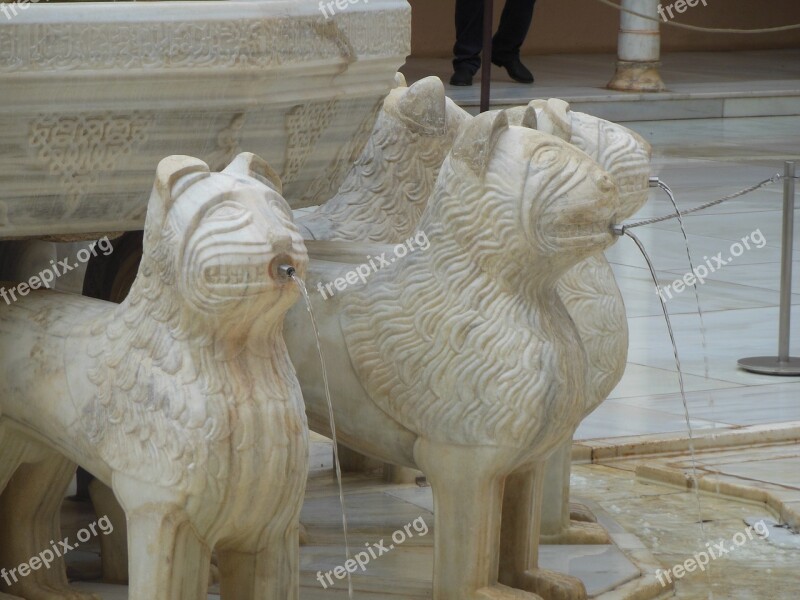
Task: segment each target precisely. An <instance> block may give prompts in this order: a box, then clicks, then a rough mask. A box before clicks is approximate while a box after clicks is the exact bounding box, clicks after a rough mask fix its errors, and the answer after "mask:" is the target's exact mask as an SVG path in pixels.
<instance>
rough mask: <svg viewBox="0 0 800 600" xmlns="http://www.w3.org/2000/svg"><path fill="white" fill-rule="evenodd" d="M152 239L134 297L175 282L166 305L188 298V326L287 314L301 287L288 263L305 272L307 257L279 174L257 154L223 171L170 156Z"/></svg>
mask: <svg viewBox="0 0 800 600" xmlns="http://www.w3.org/2000/svg"><path fill="white" fill-rule="evenodd" d="M143 246H144V248H143V256H142V262H141V264H140V267H139V274H138V275H137V281H136V283H134V286H133V288H132V290H131V296H132V297H133V300H132V302H136V300H137V298H136V295H142V294H144V295H145V296H151V295H152V294H157V295H159V296H161V297H160V300H163V299H164V298H163V294H161V288H164V287H166V288H167V289H168V290H169V292H170V293H171V294H172V295H173V301H172V302H170V303H168V305H169V306H168V307H165V308H164V309H163V310H164V311H166V312H173V311H175V310H176V309H178V307H177V306H176V303H177V304H180V312H181V314H182V317H183V319H182V320H183V321H184V324H188V322H192V323H193V322H197V323H198V324H199V323H203V324H204V326H205V327H207V326H208V322H209V321H212V322H214V323H215V324H217V325H224V326H225V327H226V328H228V327H232V328H233V329H235V326H236V325H238V324H242V325H248V326H249V324H250V323H252V320H253V319H255V318H257V317H259V316H263V315H264V314H265V313H269V312H271V311H279V313H285V312H286V311H287V310H288V309H289V307H290V306H291V305H292V304H293V303H294V302H295V301H296V300H297V296H298V293H299V290H298V288H297V286H296V285H295V284H294V282H293V281H292V280H291V279H290V278H289V277H288V276H286V273H285V272H282V271H281V269H280V267H281V265H287V266H290V267H292V268H293V269H294V270H295V272H296V273H297V274H298V276H300V277H302V276H303V275H304V273H305V268H306V263H307V255H306V250H305V245H304V243H303V240H302V238H301V236H300V234H299V233H298V231H297V228H296V227H295V225H294V223H293V222H292V213H291V209H290V208H289V205H288V204H287V203H286V201H285V200H284V199H283V197H282V196H281V184H280V180H279V179H278V176H277V175H276V174H275V172H274V171H273V170H272V169H271V168H270V167H269V166H268V165H267V164H266V163H265V162H264V161H263V160H262V159H260V158H258V157H257V156H255V155H253V154H250V153H243V154H240V155H239V156H237V157H236V158H235V159H234V160H233V162H231V164H230V165H229V166H228V167H227V168H225V169H224V170H223V171H222V172H220V173H211V172H210V171H209V168H208V165H206V164H205V163H204V162H202V161H200V160H198V159H196V158H191V157H187V156H171V157H168V158H165V159H164V160H162V161H161V163H160V164H159V166H158V171H157V176H156V181H155V185H154V188H153V193H152V195H151V198H150V203H149V205H148V211H147V219H146V221H145V234H144V244H143ZM140 280H141V281H140ZM131 296H129V297H131Z"/></svg>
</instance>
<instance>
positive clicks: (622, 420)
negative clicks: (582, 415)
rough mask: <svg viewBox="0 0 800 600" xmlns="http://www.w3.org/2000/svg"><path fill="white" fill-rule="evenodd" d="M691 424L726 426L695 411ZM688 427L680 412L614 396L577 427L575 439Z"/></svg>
mask: <svg viewBox="0 0 800 600" xmlns="http://www.w3.org/2000/svg"><path fill="white" fill-rule="evenodd" d="M690 422H691V424H692V427H693V428H694V429H709V428H711V429H713V428H726V427H728V426H729V425H728V424H726V423H722V422H713V421H707V420H704V419H698V418H696V417H695V416H694V415H692V419H691V421H690ZM673 431H676V432H677V431H679V432H683V431H686V418H685V416H684V415H683V413H681V414H674V413H668V412H664V411H660V410H655V409H651V408H641V407H638V406H633V405H631V404H622V403H620V402H617V401H614V400H606V401H605V402H604V403H603V404H601V405H600V406H599V407H598V408H597V409H595V411H594V412H593V413H592V414H591V415H590V416H589V417H587V418H586V419H584V420H583V422H582V423H581V424H580V426H579V427H578V430H577V431H576V432H575V435H574V437H573V439H575V440H576V441H577V440H590V439H598V438H609V437H622V436H629V435H637V434H640V433H641V432H647V433H648V434H654V433H671V432H673Z"/></svg>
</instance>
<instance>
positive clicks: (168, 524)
mask: <svg viewBox="0 0 800 600" xmlns="http://www.w3.org/2000/svg"><path fill="white" fill-rule="evenodd" d="M128 555H129V556H130V574H129V579H128V581H129V585H128V598H130V599H131V600H139V599H140V598H141V599H144V598H147V600H201V599H205V598H206V597H207V595H208V573H209V569H210V567H211V550H210V548H209V547H208V546H207V545H206V544H205V543H204V541H203V540H201V539H200V538H199V537H198V535H197V532H196V530H195V529H194V528H193V527H192V525H191V523H190V522H189V520H188V519H187V518H186V517H185V515H184V514H183V511H182V510H180V509H179V508H178V507H175V506H163V505H158V504H156V505H153V504H150V505H144V506H142V507H141V508H139V509H136V510H134V511H133V512H132V513H128Z"/></svg>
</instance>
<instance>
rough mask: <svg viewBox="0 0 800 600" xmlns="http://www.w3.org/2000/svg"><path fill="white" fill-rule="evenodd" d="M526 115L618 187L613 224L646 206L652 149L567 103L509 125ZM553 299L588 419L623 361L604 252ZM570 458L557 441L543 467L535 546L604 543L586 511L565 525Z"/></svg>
mask: <svg viewBox="0 0 800 600" xmlns="http://www.w3.org/2000/svg"><path fill="white" fill-rule="evenodd" d="M531 109H533V110H535V115H536V122H535V123H533V122H531V123H529V124H530V125H531V126H535V127H536V128H537V129H539V130H540V131H545V132H547V133H552V134H553V135H556V136H558V137H560V138H561V139H563V140H565V141H567V142H569V143H571V144H572V145H574V146H576V147H578V148H580V149H581V150H583V151H584V152H586V153H587V154H588V155H589V156H591V157H592V158H593V159H594V160H595V161H597V163H598V164H599V165H600V166H601V167H602V168H603V169H605V170H606V171H607V172H608V173H609V175H610V176H611V177H612V179H613V180H614V182H615V183H616V184H617V187H618V188H619V202H618V204H617V207H616V214H617V221H618V222H620V221H623V220H625V219H628V218H630V217H631V216H633V215H634V214H635V213H636V212H637V211H638V210H639V209H640V208H641V207H642V206H643V205H644V203H645V202H647V199H648V196H649V180H650V157H651V148H650V144H648V143H647V142H646V141H645V140H644V139H642V138H641V137H640V136H639V135H638V134H637V133H635V132H634V131H631V130H630V129H628V128H627V127H624V126H622V125H619V124H617V123H611V122H609V121H606V120H604V119H599V118H597V117H594V116H591V115H587V114H584V113H580V112H577V111H572V110H570V107H569V104H567V103H566V102H564V101H563V100H558V99H550V100H548V101H544V100H534V101H532V102H531V103H530V104H529V105H528V107H527V109H526V107H517V108H514V109H511V110H509V111H508V118H509V121H510V122H513V123H519V124H521V123H522V122H523V120H524V119H525V113H526V112H528V113H529V114H530V112H529V111H530V110H531ZM558 293H559V296H560V297H561V299H562V301H563V302H564V304H565V306H566V307H567V310H568V311H569V314H570V316H571V317H572V319H573V321H575V325H576V326H577V328H578V331H579V332H580V335H581V340H582V341H583V345H584V348H585V350H586V354H587V357H588V359H589V372H590V385H589V387H588V389H587V393H588V401H587V404H586V414H585V415H584V416H588V415H589V413H591V412H592V411H593V410H594V409H596V408H597V407H598V406H599V405H600V404H601V403H602V402H603V401H604V400H605V399H606V398H607V397H608V395H609V394H610V393H611V392H612V390H613V389H614V388H615V387H616V385H617V384H618V383H619V381H620V380H621V379H622V375H623V373H624V371H625V365H626V362H627V356H628V319H627V315H626V312H625V303H624V301H623V299H622V293H621V292H620V290H619V287H618V286H617V282H616V279H615V277H614V273H613V271H612V270H611V266H610V265H609V263H608V261H607V260H606V258H605V255H604V254H603V252H597V253H595V254H593V255H592V256H589V257H588V258H586V259H585V260H583V261H581V262H580V263H578V264H577V265H576V266H575V267H573V268H572V269H570V270H569V271H568V272H567V273H565V274H564V276H563V277H562V278H561V279H560V280H559V282H558ZM571 451H572V444H571V442H570V441H567V442H564V444H562V445H561V446H560V447H559V448H558V449H557V450H556V452H554V454H553V456H552V457H551V458H550V459H549V460H548V464H547V469H546V473H545V474H544V501H543V503H542V517H541V518H542V540H543V541H547V542H551V543H569V544H590V543H609V539H608V535H607V533H606V532H605V530H603V529H602V527H600V526H599V525H597V524H595V523H591V522H588V520H589V519H590V518H591V516H590V513H589V511H587V510H586V509H583V508H582V507H580V506H573V513H574V514H576V516H578V517H579V519H580V520H579V521H571V520H570V512H571V511H570V504H569V475H570V467H571ZM520 483H521V484H522V485H526V483H525V482H520ZM520 497H524V496H520ZM524 510H533V509H532V508H530V509H529V508H526V509H524Z"/></svg>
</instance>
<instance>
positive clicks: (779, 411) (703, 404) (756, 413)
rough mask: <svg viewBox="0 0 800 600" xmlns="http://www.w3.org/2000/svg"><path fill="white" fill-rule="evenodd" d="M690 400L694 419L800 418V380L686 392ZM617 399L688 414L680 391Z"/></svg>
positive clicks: (743, 422) (763, 420)
mask: <svg viewBox="0 0 800 600" xmlns="http://www.w3.org/2000/svg"><path fill="white" fill-rule="evenodd" d="M686 401H687V405H688V407H689V414H690V416H691V417H692V419H700V420H705V421H712V422H719V423H727V424H730V425H758V424H767V423H786V422H792V421H800V381H795V382H789V383H775V384H773V385H761V386H740V387H735V388H728V389H714V390H705V391H690V392H688V393H687V394H686ZM609 402H611V401H609ZM613 402H615V403H617V404H624V405H629V406H636V407H641V408H647V409H650V410H658V411H661V412H664V413H668V414H672V415H683V414H684V409H683V401H682V399H681V396H680V394H674V393H673V394H667V395H656V394H653V395H643V396H639V397H629V398H620V399H616V400H613Z"/></svg>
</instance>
